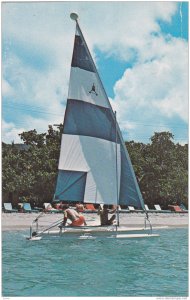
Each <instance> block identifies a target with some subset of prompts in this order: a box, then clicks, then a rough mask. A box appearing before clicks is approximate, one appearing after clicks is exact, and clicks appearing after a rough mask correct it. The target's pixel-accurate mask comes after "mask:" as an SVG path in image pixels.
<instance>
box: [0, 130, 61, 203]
mask: <svg viewBox="0 0 190 300" xmlns="http://www.w3.org/2000/svg"><path fill="white" fill-rule="evenodd" d="M61 132H62V125H60V126H59V127H58V130H54V129H53V127H52V126H49V129H48V132H47V133H46V134H37V132H36V130H32V131H28V132H23V133H22V134H20V137H21V139H22V140H23V142H24V144H25V145H29V147H28V148H27V149H26V150H18V149H17V148H16V147H15V145H14V144H12V145H5V144H3V147H2V156H3V163H2V169H3V172H2V173H3V176H2V183H3V192H4V194H8V193H10V192H12V193H14V194H15V193H16V194H17V195H18V197H20V198H22V199H24V198H23V197H25V198H27V199H28V200H29V199H35V202H36V204H38V205H40V204H42V203H44V202H50V201H51V200H52V198H53V194H54V188H55V181H56V177H57V166H58V159H59V151H60V143H61Z"/></svg>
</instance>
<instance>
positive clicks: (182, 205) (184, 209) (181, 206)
mask: <svg viewBox="0 0 190 300" xmlns="http://www.w3.org/2000/svg"><path fill="white" fill-rule="evenodd" d="M180 208H181V209H182V210H183V212H188V209H187V208H186V207H185V205H184V204H183V203H181V204H180Z"/></svg>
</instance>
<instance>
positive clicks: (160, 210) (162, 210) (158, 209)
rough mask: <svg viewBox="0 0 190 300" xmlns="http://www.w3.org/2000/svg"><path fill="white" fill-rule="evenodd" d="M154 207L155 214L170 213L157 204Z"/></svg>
mask: <svg viewBox="0 0 190 300" xmlns="http://www.w3.org/2000/svg"><path fill="white" fill-rule="evenodd" d="M154 207H155V210H156V212H159V213H170V212H171V211H170V210H167V209H161V207H160V205H159V204H155V205H154Z"/></svg>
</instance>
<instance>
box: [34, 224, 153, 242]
mask: <svg viewBox="0 0 190 300" xmlns="http://www.w3.org/2000/svg"><path fill="white" fill-rule="evenodd" d="M56 236H57V237H61V238H71V239H73V238H75V239H76V238H77V239H101V238H103V239H105V238H106V239H107V238H109V239H110V238H116V239H118V238H119V239H126V238H127V239H128V238H147V237H157V236H159V235H158V234H153V233H151V231H150V228H147V229H146V228H127V227H124V226H122V227H116V226H108V227H100V226H97V227H93V226H92V227H85V226H84V227H79V228H76V227H75V228H73V227H66V228H63V229H62V230H60V229H58V230H49V231H45V232H39V233H38V235H37V236H34V237H32V238H31V239H30V240H40V239H41V238H42V237H43V238H47V237H48V238H50V237H56Z"/></svg>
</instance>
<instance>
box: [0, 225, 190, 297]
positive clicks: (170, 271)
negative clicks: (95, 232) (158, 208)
mask: <svg viewBox="0 0 190 300" xmlns="http://www.w3.org/2000/svg"><path fill="white" fill-rule="evenodd" d="M159 233H160V237H155V238H142V239H125V240H124V239H104V240H100V239H96V240H90V239H89V240H77V239H69V240H67V239H65V238H63V237H54V238H53V237H51V238H49V239H42V240H40V241H28V240H26V236H27V235H28V233H27V232H23V231H20V232H4V233H3V235H2V294H3V296H4V297H6V296H10V297H13V296H15V297H16V296H17V297H19V296H20V297H21V296H22V297H27V296H33V297H42V296H46V297H47V296H51V297H53V296H54V297H55V296H62V297H66V296H96V297H100V296H116V297H117V296H126V297H129V296H136V297H140V296H143V297H146V296H147V297H148V296H149V297H151V296H154V297H156V296H157V297H158V296H183V297H186V296H188V230H187V228H178V229H167V230H166V229H164V230H162V231H160V232H159Z"/></svg>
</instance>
